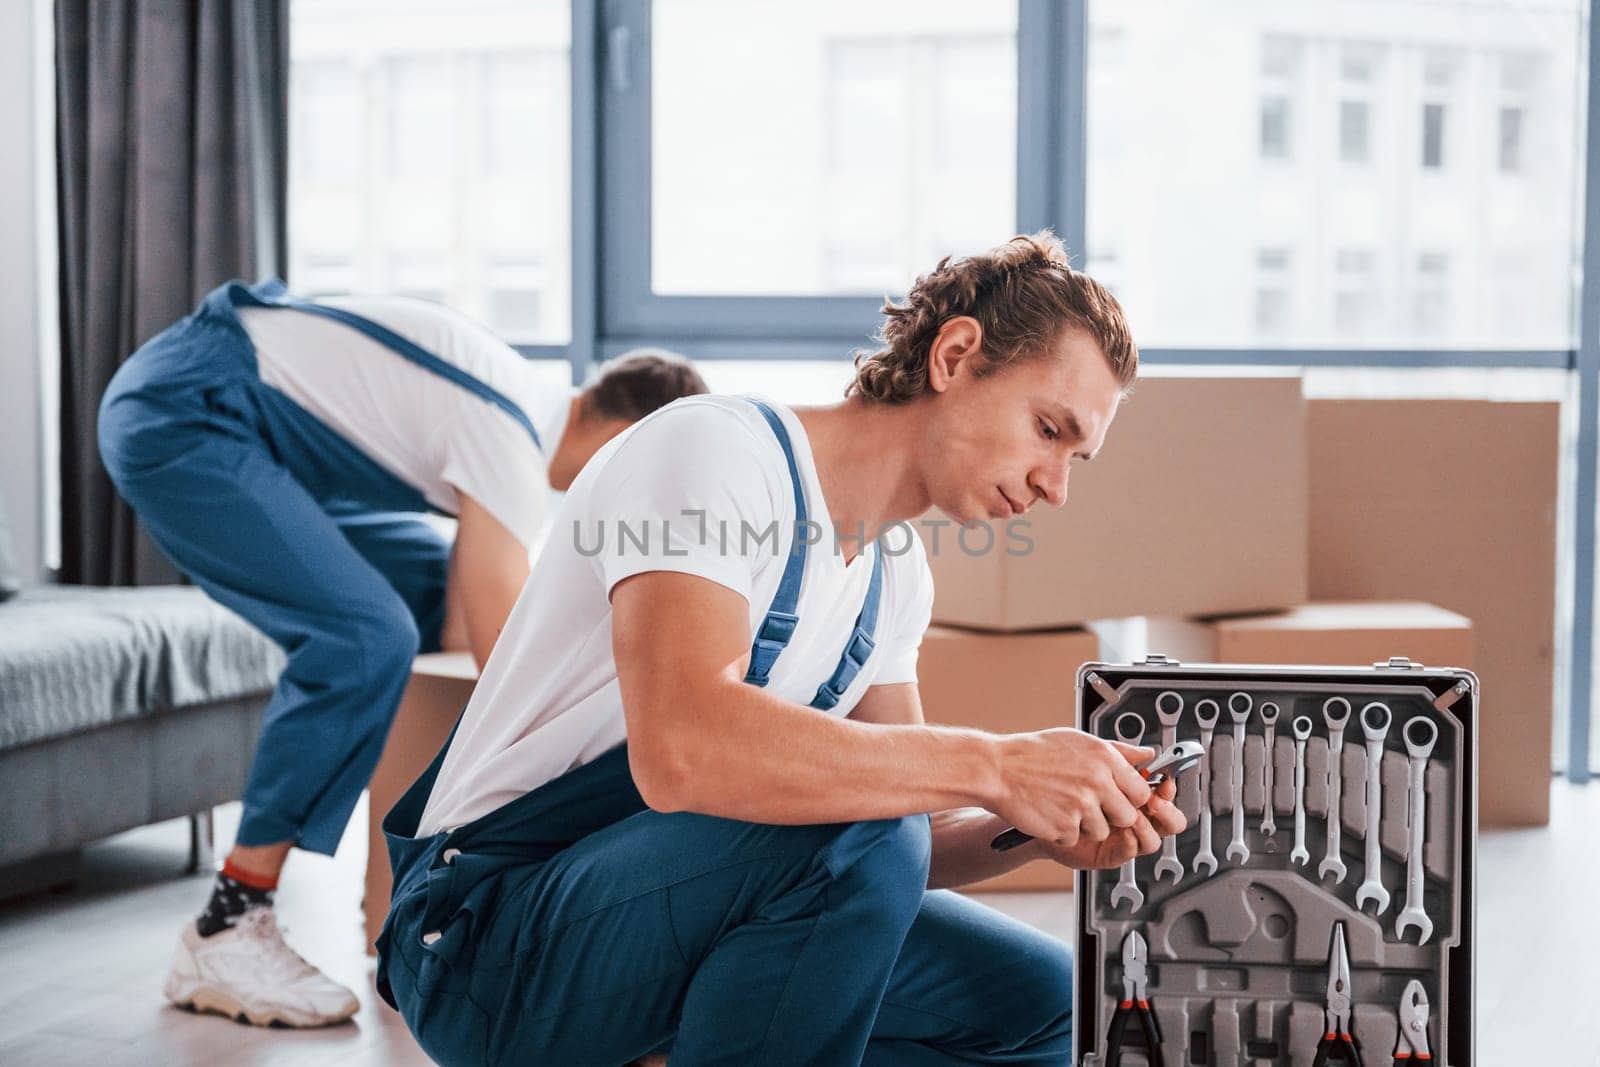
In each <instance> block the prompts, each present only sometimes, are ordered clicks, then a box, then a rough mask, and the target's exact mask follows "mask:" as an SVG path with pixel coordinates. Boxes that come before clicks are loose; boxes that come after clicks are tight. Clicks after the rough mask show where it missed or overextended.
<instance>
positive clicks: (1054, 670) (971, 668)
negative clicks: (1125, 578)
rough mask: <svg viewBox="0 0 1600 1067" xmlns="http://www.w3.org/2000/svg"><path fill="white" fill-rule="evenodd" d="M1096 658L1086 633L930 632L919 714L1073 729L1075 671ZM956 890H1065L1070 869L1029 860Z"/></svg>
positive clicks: (921, 663)
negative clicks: (995, 875)
mask: <svg viewBox="0 0 1600 1067" xmlns="http://www.w3.org/2000/svg"><path fill="white" fill-rule="evenodd" d="M1099 658H1100V641H1099V639H1098V638H1096V637H1095V635H1094V634H1092V633H1089V632H1088V631H1086V630H1057V631H1048V632H1040V633H1027V634H990V633H976V632H973V631H970V630H955V629H949V628H946V627H942V626H932V627H929V628H928V632H927V634H926V635H924V637H923V639H922V652H921V654H920V656H919V657H918V661H917V685H918V689H919V691H920V693H921V695H922V711H923V717H924V718H926V719H927V721H928V722H930V723H941V724H944V725H948V726H971V727H975V728H977V729H980V730H989V731H991V732H993V733H1002V734H1011V733H1025V732H1027V731H1030V730H1044V729H1048V728H1049V727H1052V726H1072V725H1075V723H1076V715H1077V675H1078V668H1079V667H1080V666H1082V665H1083V664H1085V663H1088V662H1091V661H1092V660H1096V659H1099ZM962 889H963V890H964V891H967V892H975V893H976V892H993V891H997V890H1007V891H1009V890H1029V889H1033V890H1039V889H1043V890H1071V889H1072V871H1071V869H1069V868H1067V867H1063V866H1061V865H1060V864H1058V863H1054V862H1052V861H1050V860H1035V861H1034V862H1032V863H1028V864H1025V865H1023V866H1021V867H1018V868H1017V869H1016V870H1013V871H1009V872H1007V873H1006V874H1004V875H1002V876H1000V877H999V878H991V879H989V880H987V881H983V882H978V883H976V884H974V885H970V886H963V887H962Z"/></svg>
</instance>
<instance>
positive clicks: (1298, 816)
mask: <svg viewBox="0 0 1600 1067" xmlns="http://www.w3.org/2000/svg"><path fill="white" fill-rule="evenodd" d="M1289 728H1290V729H1291V730H1293V731H1294V850H1293V851H1292V852H1290V853H1289V862H1290V863H1293V864H1295V865H1296V866H1299V867H1304V866H1305V865H1306V864H1308V863H1310V862H1311V853H1310V851H1309V850H1307V848H1306V741H1307V740H1308V739H1310V737H1311V719H1310V717H1309V716H1305V715H1301V716H1300V717H1298V718H1297V719H1295V720H1294V722H1293V723H1291V724H1290V726H1289Z"/></svg>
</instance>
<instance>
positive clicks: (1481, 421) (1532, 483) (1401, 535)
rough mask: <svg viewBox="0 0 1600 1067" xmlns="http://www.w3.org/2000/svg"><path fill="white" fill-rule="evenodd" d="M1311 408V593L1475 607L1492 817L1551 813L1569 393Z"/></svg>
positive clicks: (1483, 786)
mask: <svg viewBox="0 0 1600 1067" xmlns="http://www.w3.org/2000/svg"><path fill="white" fill-rule="evenodd" d="M1309 415H1310V423H1309V426H1310V432H1309V435H1308V441H1309V444H1310V452H1309V455H1310V470H1311V489H1312V492H1311V594H1312V596H1313V597H1315V598H1317V599H1319V600H1320V599H1326V600H1351V599H1368V598H1387V597H1409V598H1414V599H1417V600H1426V601H1428V602H1430V603H1433V604H1438V605H1440V606H1441V607H1444V608H1448V609H1450V610H1451V611H1455V612H1459V613H1460V614H1462V615H1465V616H1467V617H1468V618H1470V619H1471V620H1472V624H1473V627H1474V629H1475V631H1476V634H1475V644H1476V649H1475V662H1476V668H1475V669H1476V671H1477V674H1478V679H1479V682H1480V684H1481V686H1482V692H1481V696H1480V700H1479V708H1480V710H1479V735H1478V736H1479V752H1480V754H1481V755H1480V760H1479V765H1478V775H1479V792H1478V816H1479V823H1480V824H1481V825H1483V826H1543V825H1545V824H1546V823H1548V822H1549V821H1550V778H1551V737H1552V731H1553V718H1554V715H1553V708H1554V694H1553V685H1554V676H1555V671H1554V649H1555V638H1556V613H1555V590H1556V497H1557V495H1558V489H1559V470H1560V456H1561V409H1560V405H1559V404H1555V403H1546V402H1527V401H1517V402H1498V401H1484V400H1316V401H1313V402H1312V403H1311V404H1310V407H1309ZM1438 665H1439V666H1456V664H1447V663H1443V662H1441V663H1439V664H1438Z"/></svg>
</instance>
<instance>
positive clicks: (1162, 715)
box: [1156, 689, 1183, 885]
mask: <svg viewBox="0 0 1600 1067" xmlns="http://www.w3.org/2000/svg"><path fill="white" fill-rule="evenodd" d="M1182 714H1183V697H1182V696H1181V695H1180V694H1178V693H1176V692H1174V691H1172V690H1171V689H1168V690H1167V691H1166V692H1164V693H1162V694H1160V695H1159V696H1157V697H1156V718H1157V719H1158V720H1160V722H1161V751H1163V752H1165V751H1167V750H1168V749H1170V748H1171V747H1172V746H1173V745H1175V744H1176V743H1177V741H1178V717H1179V716H1180V715H1182ZM1168 874H1170V875H1172V884H1173V885H1177V884H1178V883H1179V882H1181V881H1183V863H1182V862H1180V861H1179V859H1178V835H1176V834H1172V835H1170V836H1168V837H1165V838H1162V840H1161V858H1160V859H1158V860H1156V881H1157V882H1160V881H1161V879H1162V877H1163V876H1164V875H1168Z"/></svg>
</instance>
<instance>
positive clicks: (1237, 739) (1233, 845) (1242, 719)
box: [1223, 693, 1255, 866]
mask: <svg viewBox="0 0 1600 1067" xmlns="http://www.w3.org/2000/svg"><path fill="white" fill-rule="evenodd" d="M1254 706H1255V701H1253V700H1251V699H1250V694H1249V693H1234V694H1233V695H1232V696H1230V697H1229V698H1228V715H1229V717H1230V718H1232V719H1233V780H1232V781H1231V782H1229V783H1228V799H1229V801H1230V802H1231V803H1232V805H1233V837H1232V838H1231V839H1230V840H1229V841H1228V849H1227V851H1226V852H1224V853H1223V855H1224V857H1225V858H1226V859H1227V861H1228V862H1229V863H1232V862H1233V861H1234V860H1235V859H1237V860H1238V861H1239V863H1240V865H1241V866H1242V865H1243V864H1246V863H1249V862H1250V846H1249V845H1247V844H1245V842H1244V736H1245V728H1246V725H1247V724H1248V723H1249V722H1250V710H1251V708H1253V707H1254Z"/></svg>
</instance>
